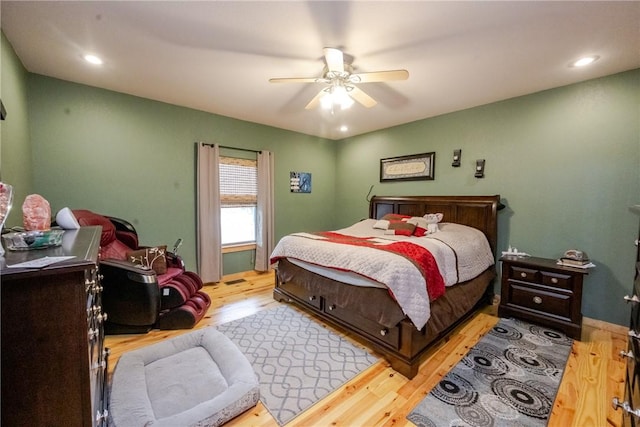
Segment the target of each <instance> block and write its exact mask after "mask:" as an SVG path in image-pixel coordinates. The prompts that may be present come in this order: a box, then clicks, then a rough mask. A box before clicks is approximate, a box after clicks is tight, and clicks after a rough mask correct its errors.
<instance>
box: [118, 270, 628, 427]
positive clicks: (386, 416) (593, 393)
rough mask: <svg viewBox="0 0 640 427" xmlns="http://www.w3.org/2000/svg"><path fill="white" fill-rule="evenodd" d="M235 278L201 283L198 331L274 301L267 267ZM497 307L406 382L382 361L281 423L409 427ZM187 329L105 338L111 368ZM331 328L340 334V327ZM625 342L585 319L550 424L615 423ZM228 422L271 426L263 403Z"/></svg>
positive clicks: (600, 426)
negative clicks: (205, 304)
mask: <svg viewBox="0 0 640 427" xmlns="http://www.w3.org/2000/svg"><path fill="white" fill-rule="evenodd" d="M238 278H244V279H245V282H243V283H239V284H233V285H227V284H225V283H220V284H216V285H206V286H205V287H204V290H205V291H206V292H207V293H208V294H209V295H210V296H211V299H212V305H211V308H210V310H209V312H208V313H207V315H206V317H205V318H204V319H203V320H202V321H201V322H200V323H199V324H198V325H197V326H196V329H198V328H203V327H206V326H211V325H219V324H222V323H224V322H228V321H230V320H234V319H238V318H241V317H245V316H248V315H250V314H253V313H255V312H257V311H259V310H264V309H267V308H270V307H273V306H275V305H277V304H279V303H277V302H276V301H275V300H273V297H272V290H273V287H274V276H273V274H272V273H265V274H257V273H253V272H248V273H241V274H236V275H232V276H226V277H225V278H224V280H225V281H231V280H234V279H238ZM495 313H496V307H495V306H492V307H487V308H486V309H484V310H483V311H482V312H480V313H478V314H476V315H475V316H474V317H473V318H471V319H470V320H469V321H468V322H467V323H465V324H464V325H462V326H461V327H459V328H458V330H456V331H454V332H453V333H452V334H451V335H450V336H449V338H448V339H447V340H445V341H443V342H440V343H439V344H438V345H436V346H435V347H434V348H433V350H432V351H430V352H429V353H428V354H427V355H426V357H425V359H424V361H423V363H422V365H421V366H420V371H419V373H418V375H417V376H416V377H415V378H413V379H412V380H411V381H409V380H407V379H406V378H405V377H403V376H402V375H400V374H398V373H396V372H395V371H393V370H392V369H391V368H390V367H389V366H388V364H387V363H386V362H385V361H384V360H381V361H380V362H378V363H376V364H374V365H373V366H372V367H370V368H369V369H367V370H366V371H364V372H363V373H361V374H360V375H359V376H358V377H356V378H355V379H353V380H352V381H350V382H349V383H347V384H345V385H344V386H343V387H341V388H339V389H338V390H336V391H335V392H334V393H332V394H331V395H329V396H328V397H326V398H325V399H323V400H322V401H320V402H318V403H317V404H316V405H314V406H313V407H312V408H310V409H308V410H307V411H306V412H304V413H303V414H301V415H300V416H299V417H298V418H296V419H294V420H293V421H291V422H290V423H289V424H287V426H367V427H368V426H413V424H412V423H411V422H409V421H407V420H406V416H407V414H408V413H409V412H410V411H411V410H412V409H413V408H414V407H415V405H417V404H418V402H420V401H421V400H422V399H423V398H424V396H426V395H427V393H428V392H429V390H431V388H433V386H434V385H435V384H437V383H438V381H439V380H440V379H441V378H442V377H443V376H444V375H445V374H446V373H447V372H448V371H449V370H450V369H451V368H452V367H453V366H454V365H455V364H456V363H457V362H458V361H459V360H460V359H461V358H462V357H463V356H464V355H465V354H466V353H467V351H468V350H469V349H470V348H471V347H472V346H473V345H474V344H475V343H476V342H477V341H478V339H479V338H480V337H482V336H483V335H484V334H485V333H486V332H487V331H488V330H489V329H490V328H492V327H493V326H494V325H495V323H496V322H497V321H498V318H497V317H496V314H495ZM187 332H189V330H180V331H159V330H153V331H151V332H150V333H148V334H144V335H111V336H108V337H107V339H106V346H107V347H109V348H110V349H111V356H110V359H109V372H110V374H111V373H112V372H113V369H114V367H115V365H116V362H117V359H118V358H119V357H120V355H121V354H122V353H124V352H127V351H130V350H133V349H136V348H139V347H142V346H146V345H149V344H152V343H155V342H158V341H161V340H164V339H166V338H170V337H173V336H176V335H180V334H183V333H187ZM337 332H338V333H340V334H342V335H344V333H343V332H342V331H340V330H338V331H337ZM346 336H347V337H348V338H351V337H349V336H348V335H346ZM626 342H627V338H626V328H623V327H621V326H617V325H611V324H608V323H604V322H598V321H594V320H590V319H585V321H584V322H583V332H582V341H576V342H575V343H574V345H573V349H572V352H571V355H570V356H569V361H568V363H567V368H566V371H565V373H564V377H563V380H562V383H561V386H560V390H559V391H558V396H557V398H556V402H555V406H554V409H553V413H552V415H551V419H550V422H549V427H568V426H574V427H591V426H593V427H605V426H619V425H620V423H621V419H622V415H621V412H620V411H614V410H613V408H612V407H611V403H610V402H611V398H612V397H613V396H619V397H622V396H623V395H624V394H623V388H624V371H625V364H624V362H623V361H622V360H621V357H620V356H619V353H620V351H621V350H626ZM227 425H228V426H269V427H277V423H276V422H275V420H274V418H273V417H272V416H271V415H270V414H269V412H268V411H267V410H266V409H265V408H264V406H262V404H261V403H258V405H257V406H256V407H255V408H253V409H251V410H249V411H247V412H245V413H244V414H242V415H240V416H239V417H237V418H235V419H234V420H232V421H230V422H229V423H228V424H227Z"/></svg>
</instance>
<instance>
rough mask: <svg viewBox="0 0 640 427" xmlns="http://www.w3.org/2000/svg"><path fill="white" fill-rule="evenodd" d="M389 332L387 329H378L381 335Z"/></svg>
mask: <svg viewBox="0 0 640 427" xmlns="http://www.w3.org/2000/svg"><path fill="white" fill-rule="evenodd" d="M388 333H389V331H388V330H387V329H380V335H382V336H383V337H384V336H385V335H387V334H388Z"/></svg>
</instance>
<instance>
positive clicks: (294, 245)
mask: <svg viewBox="0 0 640 427" xmlns="http://www.w3.org/2000/svg"><path fill="white" fill-rule="evenodd" d="M501 207H502V205H501V203H500V196H498V195H493V196H398V197H391V196H374V197H373V198H372V199H371V201H370V205H369V218H368V219H364V220H362V221H360V222H359V223H356V224H354V225H353V226H351V227H346V228H345V229H341V230H336V231H334V232H327V233H294V234H292V235H289V236H284V237H283V238H282V239H281V240H280V242H279V243H278V244H277V245H276V248H275V249H274V252H273V253H272V262H274V263H275V265H276V286H275V289H274V298H275V299H276V300H278V301H285V302H289V303H293V304H295V305H297V306H298V307H301V308H302V309H304V310H305V311H308V312H310V313H312V314H314V315H316V316H318V317H320V318H321V319H323V320H325V321H328V322H330V323H333V324H335V325H337V326H339V327H341V328H343V329H345V330H346V331H347V332H348V333H350V335H352V336H354V337H355V338H356V339H358V340H360V341H361V342H363V343H364V344H366V345H368V346H370V347H371V348H372V349H374V350H375V351H377V352H379V353H380V354H382V355H383V356H384V357H385V358H386V359H387V361H388V362H389V363H390V364H391V367H392V368H393V369H395V370H396V371H398V372H399V373H401V374H402V375H404V376H405V377H407V378H409V379H410V378H413V377H414V376H415V375H416V374H417V372H418V368H419V366H420V362H421V358H422V356H423V355H424V354H425V353H426V352H427V351H428V350H429V348H430V346H431V345H432V344H434V343H435V342H437V341H438V340H440V339H441V338H443V337H445V336H446V335H447V334H448V333H450V332H451V331H452V330H453V329H454V328H455V327H456V326H458V325H459V324H460V323H462V322H463V321H464V320H466V319H468V318H469V316H470V315H472V314H473V313H474V312H476V311H477V310H478V309H480V308H481V307H483V306H484V305H486V304H488V303H491V301H492V299H493V285H492V283H493V280H494V278H495V276H496V273H495V253H496V243H497V212H498V210H499V209H500V208H501ZM427 213H442V214H443V217H442V220H441V222H440V223H439V224H438V226H439V231H438V232H436V233H428V234H427V235H426V236H425V237H420V238H417V237H416V236H415V235H413V234H412V235H411V236H410V237H405V236H396V235H393V234H392V233H394V232H393V231H390V232H389V231H386V230H384V225H385V224H384V221H380V220H382V219H391V218H393V219H394V221H393V222H396V221H397V220H400V218H402V219H401V220H402V221H408V220H409V219H411V218H419V217H422V216H423V215H425V214H427ZM394 214H395V216H394ZM409 222H410V221H409ZM387 226H388V224H387ZM391 228H394V227H391ZM417 229H419V227H418V228H417ZM462 232H464V234H459V233H462ZM390 233H391V234H390ZM412 233H414V231H412ZM369 235H370V236H369ZM459 235H460V236H469V235H472V236H473V238H474V241H475V238H476V237H477V236H475V235H480V240H481V241H482V242H484V243H482V242H480V240H479V241H478V242H479V243H477V245H478V249H477V252H482V253H481V254H476V249H475V246H473V247H474V249H473V250H471V249H470V248H471V247H472V243H469V244H467V240H466V239H467V237H463V238H462V239H461V240H460V239H459V237H458V236H459ZM333 239H336V242H333V241H331V242H329V240H333ZM340 239H343V241H342V240H340ZM352 240H353V241H352ZM407 241H408V242H410V243H408V244H407V243H406V242H407ZM469 242H471V240H469ZM336 243H338V244H336ZM330 245H334V247H336V248H338V247H340V248H341V249H340V250H341V251H346V252H344V254H343V253H342V252H338V251H337V249H336V250H332V251H326V249H322V247H323V246H330ZM473 245H475V243H474V244H473ZM483 245H484V246H486V248H484V247H483ZM380 246H382V248H381V247H380ZM407 248H408V249H410V252H417V253H418V254H419V256H420V260H418V261H416V260H409V259H408V258H407V257H406V256H405V254H401V253H399V251H400V252H402V251H406V250H407ZM380 249H382V250H380ZM425 249H426V250H425ZM323 250H324V251H325V252H324V253H322V251H323ZM487 251H488V254H487ZM312 252H313V253H315V252H319V253H320V255H319V257H320V258H321V259H320V260H318V259H317V258H309V259H306V258H305V257H306V256H307V255H306V254H307V253H312ZM338 253H339V254H340V255H336V254H338ZM466 253H468V254H469V255H470V256H471V258H472V259H473V262H468V264H473V267H472V269H471V270H466V267H464V268H463V267H462V265H463V264H465V263H467V262H466V261H465V259H466V257H467V254H466ZM314 256H318V255H317V254H315V255H314ZM396 260H398V262H396ZM325 261H326V262H327V263H328V265H329V266H330V268H325V267H324V262H325ZM371 261H372V262H371ZM391 261H393V262H391ZM434 262H435V263H436V267H435V270H433V269H434ZM408 264H413V266H414V267H413V271H412V270H411V267H409V266H408ZM443 265H446V266H445V267H443ZM376 266H377V267H376ZM451 267H453V268H451ZM358 269H361V270H358ZM396 270H397V271H396ZM416 271H417V272H418V273H417V276H416ZM438 272H441V274H440V275H438V274H437V273H438ZM433 274H435V275H433ZM425 278H426V283H425ZM420 280H422V283H421V284H420V283H419V282H420ZM385 281H388V283H387V282H385ZM440 281H442V283H440ZM395 282H397V283H395ZM411 283H413V284H415V283H418V285H417V286H415V287H412V288H407V287H406V286H409V285H408V284H411ZM425 285H426V286H425ZM411 286H413V285H411ZM425 295H426V299H427V301H426V304H425Z"/></svg>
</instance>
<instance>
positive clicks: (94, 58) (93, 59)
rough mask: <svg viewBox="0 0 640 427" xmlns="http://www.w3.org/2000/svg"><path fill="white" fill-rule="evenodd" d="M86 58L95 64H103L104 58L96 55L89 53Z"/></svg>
mask: <svg viewBox="0 0 640 427" xmlns="http://www.w3.org/2000/svg"><path fill="white" fill-rule="evenodd" d="M84 60H85V61H87V62H89V63H91V64H94V65H102V59H100V58H98V57H97V56H95V55H91V54H87V55H85V56H84Z"/></svg>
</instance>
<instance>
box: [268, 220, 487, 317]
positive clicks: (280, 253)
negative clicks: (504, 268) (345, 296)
mask: <svg viewBox="0 0 640 427" xmlns="http://www.w3.org/2000/svg"><path fill="white" fill-rule="evenodd" d="M375 222H376V221H375V220H373V219H366V220H363V221H360V222H358V223H356V224H354V225H352V226H350V227H347V228H343V229H340V230H335V232H336V233H340V234H345V235H348V236H356V237H369V238H372V239H374V241H375V242H376V244H379V245H385V244H389V243H393V242H396V241H408V242H411V243H414V244H416V245H420V246H422V247H424V248H426V249H428V250H429V251H430V252H431V254H432V255H433V257H434V258H435V260H436V262H437V264H438V268H439V270H440V274H441V275H442V278H443V279H444V283H445V286H451V285H454V284H456V283H459V282H464V281H466V280H470V279H472V278H474V277H476V276H477V275H479V274H480V273H482V272H483V271H484V270H486V269H487V268H488V267H490V266H491V265H493V264H494V258H493V254H492V252H491V248H490V246H489V243H488V242H487V239H486V237H485V236H484V234H483V233H482V232H481V231H479V230H477V229H475V228H471V227H467V226H464V225H460V224H453V223H442V224H439V228H440V231H438V232H437V233H433V234H429V235H427V236H425V237H414V236H412V237H406V236H392V235H385V234H384V230H379V229H374V228H373V224H375ZM282 257H285V258H290V259H292V260H299V261H303V262H306V263H310V264H313V265H316V266H322V267H326V268H329V269H331V270H334V271H346V272H352V273H355V274H357V275H359V276H362V277H365V278H368V279H371V280H373V281H375V282H377V283H380V284H383V285H384V286H386V287H388V288H389V289H390V290H391V291H392V292H393V295H394V297H395V298H396V300H397V302H398V304H399V305H400V307H401V308H402V310H403V312H404V313H405V314H406V315H407V316H408V317H409V319H411V321H412V322H413V324H414V325H415V326H416V327H417V328H418V329H422V327H423V326H424V325H425V324H426V323H427V321H428V320H429V317H430V316H431V310H430V304H429V295H428V294H427V287H426V285H425V281H424V277H423V276H422V273H421V272H420V271H419V270H418V269H417V268H416V267H415V265H414V264H413V263H412V262H411V261H409V260H407V259H406V258H404V257H403V256H401V255H397V254H395V253H392V252H389V251H379V250H376V249H374V248H369V247H363V246H352V245H345V244H336V243H332V242H329V241H327V240H326V239H324V238H322V237H319V236H316V235H313V234H308V233H295V234H291V235H288V236H285V237H283V238H282V239H281V240H280V242H278V244H277V245H276V247H275V248H274V250H273V253H272V254H271V258H272V259H277V258H282Z"/></svg>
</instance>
